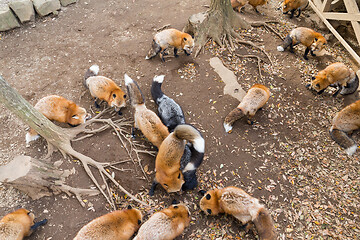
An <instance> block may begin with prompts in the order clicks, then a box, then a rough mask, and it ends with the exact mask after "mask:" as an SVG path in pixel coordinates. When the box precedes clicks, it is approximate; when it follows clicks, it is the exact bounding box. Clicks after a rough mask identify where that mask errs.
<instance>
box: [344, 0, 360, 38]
mask: <svg viewBox="0 0 360 240" xmlns="http://www.w3.org/2000/svg"><path fill="white" fill-rule="evenodd" d="M344 4H345V7H346V10H347V11H348V13H359V7H358V6H357V3H356V2H355V0H344ZM358 21H360V19H356V20H353V21H351V25H352V27H353V29H354V32H355V35H356V38H357V40H358V44H359V45H360V24H359V22H358Z"/></svg>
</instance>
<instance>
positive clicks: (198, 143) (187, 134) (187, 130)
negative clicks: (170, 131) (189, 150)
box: [174, 124, 205, 154]
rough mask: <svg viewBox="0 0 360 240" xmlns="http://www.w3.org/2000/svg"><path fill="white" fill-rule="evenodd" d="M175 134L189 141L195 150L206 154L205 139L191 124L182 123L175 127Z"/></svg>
mask: <svg viewBox="0 0 360 240" xmlns="http://www.w3.org/2000/svg"><path fill="white" fill-rule="evenodd" d="M174 134H175V136H176V137H177V138H179V139H183V140H187V141H189V142H190V143H191V144H192V145H193V147H194V149H195V151H197V152H199V153H202V154H204V151H205V140H204V138H203V137H202V136H201V133H200V132H199V131H198V130H197V129H196V128H194V127H193V126H191V125H189V124H181V125H178V126H177V127H176V128H175V129H174Z"/></svg>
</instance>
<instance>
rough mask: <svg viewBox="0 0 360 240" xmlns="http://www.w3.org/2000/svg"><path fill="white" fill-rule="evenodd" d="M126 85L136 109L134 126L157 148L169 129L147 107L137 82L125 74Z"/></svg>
mask: <svg viewBox="0 0 360 240" xmlns="http://www.w3.org/2000/svg"><path fill="white" fill-rule="evenodd" d="M125 85H126V87H127V89H128V94H129V98H130V102H131V105H132V106H133V107H134V108H135V114H134V118H135V119H134V126H135V128H138V129H140V131H141V132H142V133H143V134H144V136H145V137H146V138H147V139H148V140H149V141H150V142H151V143H152V144H154V145H155V146H156V147H157V148H159V147H160V145H161V143H162V142H163V141H164V139H165V138H166V137H167V136H168V135H169V131H168V129H167V127H166V126H165V125H164V124H163V123H162V122H161V120H160V118H159V117H158V116H157V115H156V113H154V112H153V111H151V110H149V109H147V108H146V106H145V101H144V97H143V95H142V93H141V90H140V88H139V86H138V84H137V82H136V81H135V80H132V79H131V78H130V77H129V76H128V75H127V74H125Z"/></svg>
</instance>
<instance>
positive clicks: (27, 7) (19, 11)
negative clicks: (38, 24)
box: [9, 0, 35, 23]
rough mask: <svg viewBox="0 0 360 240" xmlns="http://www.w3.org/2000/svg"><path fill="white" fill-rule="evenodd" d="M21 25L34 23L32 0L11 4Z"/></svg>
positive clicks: (17, 1)
mask: <svg viewBox="0 0 360 240" xmlns="http://www.w3.org/2000/svg"><path fill="white" fill-rule="evenodd" d="M9 7H10V8H11V10H13V11H14V13H15V14H16V16H17V17H18V18H19V19H20V22H21V23H24V22H29V21H34V20H35V11H34V7H33V4H32V1H31V0H16V1H13V2H10V3H9Z"/></svg>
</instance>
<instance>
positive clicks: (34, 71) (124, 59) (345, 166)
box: [0, 0, 360, 240]
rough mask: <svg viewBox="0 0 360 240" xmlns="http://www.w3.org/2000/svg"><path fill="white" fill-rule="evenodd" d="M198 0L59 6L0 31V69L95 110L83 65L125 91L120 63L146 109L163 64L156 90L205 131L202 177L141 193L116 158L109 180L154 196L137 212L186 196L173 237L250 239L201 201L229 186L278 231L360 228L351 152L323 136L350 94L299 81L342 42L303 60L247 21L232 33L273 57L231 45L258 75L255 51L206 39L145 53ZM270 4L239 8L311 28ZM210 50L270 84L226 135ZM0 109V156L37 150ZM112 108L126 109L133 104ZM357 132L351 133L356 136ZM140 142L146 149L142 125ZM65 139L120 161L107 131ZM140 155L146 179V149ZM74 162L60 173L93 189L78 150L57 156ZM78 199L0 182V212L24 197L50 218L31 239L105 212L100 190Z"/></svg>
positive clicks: (241, 75)
mask: <svg viewBox="0 0 360 240" xmlns="http://www.w3.org/2000/svg"><path fill="white" fill-rule="evenodd" d="M206 4H209V1H207V0H200V1H189V0H182V1H168V0H158V1H150V0H144V1H136V0H132V1H115V0H110V1H99V0H87V1H79V2H78V3H77V4H75V5H70V6H69V7H67V8H64V9H63V10H62V11H61V12H60V13H59V15H58V16H48V17H45V18H41V19H37V21H36V22H35V23H31V24H28V25H26V26H24V27H22V28H21V29H15V30H13V31H10V32H6V33H3V34H2V35H1V40H0V66H1V68H0V74H1V75H2V76H3V77H4V78H5V79H6V80H7V81H8V82H9V83H10V85H11V86H12V87H14V88H15V89H16V90H17V91H18V92H19V93H20V94H21V95H22V96H23V97H24V98H25V99H26V100H28V101H29V102H30V103H32V104H35V103H36V102H37V101H38V100H39V99H40V98H42V97H44V96H46V95H50V94H58V95H62V96H64V97H66V98H68V99H71V100H73V101H75V102H76V103H78V104H79V105H81V106H83V107H85V108H86V109H88V110H89V111H91V110H93V111H97V110H95V109H94V106H93V101H92V99H91V97H90V94H89V93H88V92H86V93H85V94H83V93H84V91H85V88H84V86H83V85H82V78H83V74H84V73H85V71H86V69H88V68H89V67H90V66H91V65H92V64H95V63H96V64H98V65H99V66H100V74H101V75H104V76H107V77H110V78H112V79H114V80H115V81H116V82H118V83H120V84H121V85H122V87H123V88H124V89H125V87H124V82H123V75H124V73H127V74H128V75H129V76H130V77H132V78H134V79H136V80H137V81H138V83H139V86H140V88H141V89H142V91H143V93H144V95H145V98H146V105H147V107H148V108H150V109H153V110H154V111H156V107H155V104H154V103H153V101H151V100H150V99H151V95H150V86H151V81H152V78H153V77H154V75H160V74H165V75H166V76H165V81H164V84H163V91H164V92H165V94H167V95H168V96H170V97H172V98H173V99H175V101H177V102H178V103H179V104H180V105H181V106H182V108H183V110H184V113H185V117H186V120H187V122H188V123H191V124H194V125H195V126H196V127H197V128H199V129H200V130H201V131H202V134H203V136H204V138H205V141H206V156H205V160H204V162H203V164H202V166H201V167H200V169H199V173H198V175H199V180H200V186H199V187H198V189H196V190H195V191H192V192H186V193H180V194H168V193H166V192H165V191H164V190H163V189H161V188H160V187H159V188H158V190H157V192H156V193H155V196H154V197H152V198H150V197H149V196H147V195H146V194H147V192H148V189H149V188H150V186H151V183H150V182H147V181H146V180H144V178H143V175H142V172H141V171H140V168H139V167H138V165H137V164H135V165H134V164H133V163H132V162H128V163H125V164H123V165H121V166H119V167H120V168H123V169H125V170H124V171H121V172H120V171H114V172H115V176H116V179H117V180H118V181H119V182H120V183H121V184H122V185H123V186H124V187H125V188H126V189H128V190H129V191H131V192H132V193H133V194H137V193H138V196H142V197H143V198H145V199H152V201H151V203H152V207H151V209H146V211H144V215H145V219H147V218H148V217H149V215H150V214H151V213H152V212H154V211H155V210H159V209H161V208H163V207H166V206H168V205H170V203H171V201H172V199H174V198H175V199H178V200H180V201H183V202H185V203H187V204H188V205H189V207H190V209H191V212H192V222H191V225H190V227H189V228H187V229H186V230H185V232H184V234H183V235H181V236H180V237H178V238H177V239H240V238H241V239H242V238H245V239H255V236H254V234H253V233H248V234H246V233H245V232H244V231H242V230H241V229H240V224H239V223H238V222H237V221H235V220H233V219H232V218H231V217H229V216H217V217H207V216H205V215H204V214H203V213H202V212H200V210H199V206H198V200H199V199H200V197H201V196H200V195H199V194H198V193H197V192H198V190H199V189H205V190H206V189H210V188H213V187H223V186H230V185H234V186H238V187H241V188H243V189H244V190H246V191H247V192H249V193H250V194H252V195H253V196H254V197H257V198H259V199H261V201H262V202H263V203H264V204H265V205H266V206H267V207H268V208H269V209H270V211H271V212H272V216H273V218H274V220H275V223H276V227H277V231H278V234H279V238H281V239H287V238H289V239H310V238H315V239H320V237H322V238H334V239H355V238H356V237H359V234H360V230H359V227H358V214H359V211H358V206H359V205H358V204H359V182H360V181H359V177H358V173H359V161H358V160H359V158H358V153H357V154H355V156H354V157H352V158H349V157H347V156H346V155H345V154H344V152H343V151H342V150H341V149H340V148H339V146H337V145H336V144H334V143H333V141H332V140H331V139H330V137H329V134H328V128H329V126H330V125H329V124H330V122H331V119H332V117H333V116H334V114H335V113H336V112H337V111H339V110H340V109H341V108H342V107H344V106H345V105H347V104H349V103H351V102H353V101H355V100H356V99H357V98H358V96H357V95H352V96H348V97H346V98H344V97H341V96H340V97H337V98H332V97H331V95H330V94H329V92H326V93H325V94H324V95H322V96H315V95H314V94H313V93H311V92H310V91H308V90H307V89H306V88H305V83H306V82H308V81H309V79H310V77H311V76H312V75H314V73H316V72H317V71H318V70H319V69H322V68H324V67H325V66H326V65H328V64H329V63H330V62H334V61H335V60H336V61H344V62H346V63H348V64H349V65H350V64H351V63H350V61H349V59H348V57H347V55H346V54H344V50H342V49H341V48H339V47H336V48H335V47H334V48H331V47H329V48H328V49H327V50H328V51H329V52H330V53H331V56H330V55H327V56H324V57H317V58H314V57H312V56H309V58H310V60H309V61H308V62H306V61H304V60H303V59H302V57H301V56H302V54H303V51H304V49H301V50H299V48H298V49H297V51H296V54H291V53H289V52H283V53H279V52H277V51H276V46H277V45H279V44H280V43H281V40H280V39H279V38H278V37H276V35H274V34H273V33H272V32H269V31H267V30H265V29H264V28H253V29H252V30H250V31H241V34H242V35H243V36H244V39H245V40H251V41H253V42H254V43H256V44H258V45H259V46H265V49H266V51H268V53H269V54H270V55H271V58H272V60H273V62H274V66H271V64H270V63H269V61H268V60H267V59H266V57H265V56H264V55H263V54H262V53H261V52H259V51H256V50H252V49H251V48H249V46H244V45H239V47H238V48H237V49H236V51H235V52H236V53H238V54H243V55H244V54H255V55H258V56H260V57H261V58H262V59H264V62H262V74H263V75H264V78H263V79H260V78H259V73H258V67H257V62H256V61H254V60H251V59H248V58H245V59H243V58H241V59H239V58H237V57H234V56H233V55H232V54H230V53H229V52H228V51H227V50H226V49H219V48H218V47H217V46H215V45H214V44H213V43H210V42H209V43H208V44H207V46H206V50H205V51H204V53H201V54H200V56H199V57H198V58H196V59H194V58H193V57H192V56H190V57H188V56H185V55H184V54H182V53H180V57H179V58H176V59H175V58H173V57H172V53H170V54H169V56H168V57H166V62H165V63H162V62H161V61H160V59H159V58H158V57H156V58H155V59H152V60H150V61H149V60H145V55H146V54H147V52H148V49H149V47H150V44H151V41H152V37H153V35H154V33H155V32H156V31H155V30H156V29H158V28H161V27H162V26H164V25H167V24H170V25H171V27H173V28H177V29H182V28H183V26H185V24H186V22H187V19H188V17H189V16H190V15H192V14H194V13H197V12H201V11H205V10H206V7H204V6H203V5H206ZM277 6H278V2H275V1H270V4H268V5H266V6H263V7H259V8H258V9H259V11H260V12H262V13H263V14H262V15H260V14H257V13H255V12H253V10H252V8H251V7H249V6H247V7H246V9H245V12H244V13H242V14H241V15H242V16H243V17H245V18H246V19H247V20H249V21H266V20H274V19H275V20H280V24H275V25H274V27H276V29H277V30H278V31H280V32H282V33H283V34H286V33H287V32H288V31H289V30H290V29H291V28H293V27H294V26H296V25H299V26H308V27H311V24H310V22H309V21H305V17H304V16H303V15H302V16H301V18H300V19H295V18H294V19H292V20H289V18H288V16H283V15H282V14H281V12H280V11H279V10H276V8H277ZM332 44H333V43H330V44H329V45H330V46H332ZM214 55H215V56H219V57H220V58H221V59H222V60H223V62H224V64H225V65H226V66H227V67H228V68H229V69H231V70H233V71H234V72H235V74H236V75H237V77H238V81H239V83H240V85H241V86H242V87H243V88H244V90H245V91H246V90H247V89H249V87H251V85H253V84H254V83H262V84H265V85H266V86H268V87H269V88H270V90H271V92H272V94H273V95H272V97H271V99H270V101H269V103H268V104H267V105H266V106H265V107H264V109H263V110H262V111H260V112H259V113H258V114H257V116H256V123H255V124H254V125H248V124H247V123H246V121H245V120H244V121H242V120H240V121H238V122H236V123H235V125H234V131H233V133H232V134H227V133H225V131H224V129H223V126H222V122H223V119H224V117H225V116H226V114H227V113H228V112H229V111H231V110H232V109H233V108H234V107H236V106H237V104H238V101H237V100H236V99H234V98H232V97H230V96H228V95H223V87H224V84H223V83H222V82H221V80H220V79H221V78H220V77H219V76H218V75H217V74H216V73H215V72H214V71H213V69H212V68H211V66H210V65H209V59H210V58H211V57H213V56H214ZM0 108H1V113H0V123H1V126H0V127H1V136H0V163H2V164H5V163H6V162H8V161H10V160H11V159H12V158H13V157H14V156H16V155H19V154H25V155H29V156H32V157H37V158H41V157H43V156H44V155H45V154H46V142H45V141H44V139H40V140H39V141H37V142H34V143H32V144H31V146H30V147H29V148H26V147H25V134H26V128H27V126H25V125H24V124H23V123H22V122H21V121H20V120H18V119H17V118H16V117H15V116H14V115H13V114H11V113H10V112H9V111H8V110H7V109H6V108H5V107H3V106H0ZM90 109H91V110H90ZM117 118H126V119H132V118H133V109H132V108H131V106H130V103H128V106H127V107H126V108H125V109H124V110H123V115H122V116H116V117H115V119H117ZM129 131H130V129H129ZM354 138H355V139H356V140H357V141H358V140H359V139H358V137H357V135H356V134H354ZM137 141H139V142H142V143H144V144H145V145H146V146H147V148H148V149H149V150H154V149H153V148H152V147H151V145H150V144H148V143H147V142H146V140H145V139H143V137H142V136H141V134H140V133H139V134H138V136H137ZM73 147H74V148H75V149H76V150H77V151H79V152H82V153H85V154H86V155H88V156H90V157H92V158H94V159H95V160H97V161H101V162H109V161H111V162H115V161H120V160H125V159H128V156H127V154H126V152H125V151H124V149H123V147H122V146H121V144H120V142H119V141H118V139H117V138H116V136H114V135H113V133H112V131H110V130H108V131H105V132H103V133H101V134H98V135H96V136H94V137H91V138H88V139H85V140H82V141H80V142H75V143H74V144H73ZM142 157H143V163H142V164H143V166H147V167H148V169H149V172H150V174H149V178H150V179H152V178H153V176H154V172H153V171H154V165H155V164H154V159H155V158H154V157H152V156H148V155H143V156H142ZM58 160H63V157H62V155H61V154H60V153H55V154H54V155H53V160H52V161H54V162H55V161H58ZM73 167H74V168H75V169H76V173H77V174H76V175H73V176H72V177H71V178H69V182H68V183H69V185H72V186H74V187H83V188H88V187H90V185H91V181H90V180H89V179H88V177H87V176H86V174H85V172H84V171H83V169H82V167H81V166H80V165H79V163H78V162H77V161H76V160H75V159H67V160H64V162H63V164H62V165H61V166H60V168H62V169H68V168H73ZM111 171H113V170H111ZM114 195H115V196H118V197H117V199H118V200H119V201H118V207H119V208H123V207H126V206H127V205H128V204H129V203H131V204H132V205H133V206H135V207H136V206H137V205H136V204H134V203H133V202H131V201H129V200H128V199H125V198H126V197H124V196H123V194H122V193H121V192H115V193H114ZM86 205H87V207H86V208H82V207H81V206H80V204H79V203H78V201H77V200H76V199H75V198H74V197H68V196H66V195H65V194H61V195H58V196H55V197H45V198H42V199H38V200H31V199H29V198H27V197H26V196H23V195H22V194H21V193H19V192H17V191H15V190H13V189H8V188H5V187H4V186H0V216H3V215H5V214H6V213H7V212H10V211H12V210H14V209H16V208H18V207H20V206H21V207H25V208H28V209H31V210H32V211H33V212H34V213H35V215H36V216H37V217H38V219H39V220H41V219H43V218H47V219H48V220H49V222H48V224H47V225H46V226H44V227H42V228H41V229H39V231H37V232H35V233H34V234H33V235H32V236H31V237H29V238H28V239H52V240H60V239H72V238H73V237H74V236H75V235H76V233H77V231H78V230H79V229H80V228H81V227H82V226H83V225H85V224H86V223H87V222H89V221H90V220H92V219H94V218H95V217H98V216H100V215H103V214H105V213H107V212H109V211H110V209H109V206H108V204H107V203H106V200H105V199H104V198H103V197H102V196H101V195H99V196H96V197H91V198H88V199H86ZM143 210H144V209H143ZM356 219H357V220H356Z"/></svg>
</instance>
